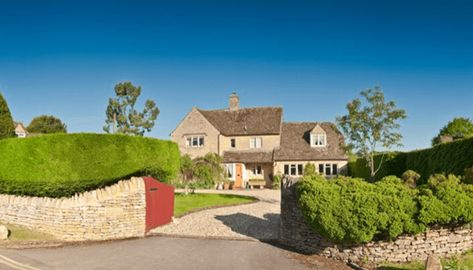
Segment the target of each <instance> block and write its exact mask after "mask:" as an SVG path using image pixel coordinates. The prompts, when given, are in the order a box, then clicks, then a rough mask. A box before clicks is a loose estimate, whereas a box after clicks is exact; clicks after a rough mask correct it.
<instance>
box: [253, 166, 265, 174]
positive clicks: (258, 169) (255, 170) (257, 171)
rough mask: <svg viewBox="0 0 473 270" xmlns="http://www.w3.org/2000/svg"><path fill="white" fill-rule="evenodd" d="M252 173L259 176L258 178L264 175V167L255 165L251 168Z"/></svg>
mask: <svg viewBox="0 0 473 270" xmlns="http://www.w3.org/2000/svg"><path fill="white" fill-rule="evenodd" d="M251 172H252V173H253V175H257V176H260V175H263V166H261V165H254V166H253V167H252V168H251Z"/></svg>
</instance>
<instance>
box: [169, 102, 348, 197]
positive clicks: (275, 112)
mask: <svg viewBox="0 0 473 270" xmlns="http://www.w3.org/2000/svg"><path fill="white" fill-rule="evenodd" d="M239 103H240V102H239V97H238V96H237V95H236V93H233V94H232V95H231V96H230V99H229V108H228V109H220V110H202V109H199V108H195V107H194V108H192V110H191V111H190V112H189V113H188V114H187V115H186V116H185V117H184V119H183V120H182V121H181V122H180V123H179V125H178V126H177V127H176V129H175V130H174V131H173V132H172V133H171V138H172V140H173V141H174V142H176V143H177V144H178V145H179V149H180V151H181V154H187V155H189V156H190V157H192V158H196V157H200V156H204V155H205V154H207V153H217V154H219V155H220V156H222V157H223V163H224V166H225V170H226V172H227V175H228V177H229V179H230V180H231V181H234V186H235V187H237V188H238V187H246V186H247V184H248V183H249V182H250V181H253V180H259V181H262V180H264V182H265V184H266V185H267V186H270V185H271V182H272V177H273V176H274V175H276V174H281V175H282V174H285V175H288V176H291V177H299V176H301V175H302V174H303V170H304V166H305V165H306V164H308V163H312V164H314V165H315V166H316V168H317V169H318V171H319V172H320V173H321V174H324V175H326V176H328V177H331V176H334V175H338V174H343V173H344V172H346V169H347V161H348V157H347V155H346V153H345V151H344V150H343V148H342V147H341V145H342V144H343V136H342V135H341V133H340V132H339V131H338V130H337V128H336V127H335V125H334V124H332V123H325V122H323V123H318V122H298V123H295V122H283V109H282V108H281V107H255V108H240V104H239Z"/></svg>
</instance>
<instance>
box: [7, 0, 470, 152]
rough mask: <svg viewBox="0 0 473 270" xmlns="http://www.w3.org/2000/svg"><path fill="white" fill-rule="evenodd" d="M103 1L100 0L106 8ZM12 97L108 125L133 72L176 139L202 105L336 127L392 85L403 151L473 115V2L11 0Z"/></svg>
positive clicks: (19, 113) (22, 114)
mask: <svg viewBox="0 0 473 270" xmlns="http://www.w3.org/2000/svg"><path fill="white" fill-rule="evenodd" d="M97 2H99V3H97ZM0 11H1V12H0V37H1V41H0V91H1V92H2V93H3V94H4V95H5V97H6V98H7V101H8V103H9V105H10V109H11V111H12V113H13V116H14V118H15V119H16V120H18V121H23V122H25V123H29V121H30V120H31V119H32V118H33V117H34V116H37V115H41V114H52V115H55V116H58V117H60V118H61V119H63V120H64V121H65V122H66V124H67V125H68V127H69V130H70V131H71V132H102V125H103V124H104V120H105V113H104V112H105V108H106V106H107V99H108V97H110V96H112V95H113V86H114V85H115V84H116V83H117V82H120V81H125V80H130V81H132V82H133V83H134V84H137V85H141V86H142V87H143V94H142V101H144V99H146V98H152V99H154V100H155V101H156V102H157V104H158V106H159V108H160V109H161V114H160V115H159V117H158V121H157V124H156V127H155V128H154V130H153V131H152V132H151V133H149V134H147V135H148V136H153V137H159V138H168V135H169V133H170V132H171V131H172V130H173V128H174V127H175V126H176V125H177V124H178V122H179V121H180V120H181V119H182V118H183V117H184V116H185V114H186V113H187V112H188V111H190V109H191V108H192V106H198V107H201V108H204V109H213V108H223V107H226V106H227V98H228V96H229V94H230V93H231V92H232V91H234V90H235V91H237V92H238V94H239V95H240V99H241V103H242V105H243V106H268V105H279V106H283V107H284V110H285V120H286V121H334V119H335V117H336V116H338V115H341V114H343V113H345V105H346V103H347V102H348V101H349V100H351V99H353V98H355V97H357V96H358V94H359V92H360V91H361V90H363V89H366V88H368V87H373V86H375V85H380V86H381V87H382V88H383V90H384V91H385V94H386V96H387V98H388V99H393V100H395V101H397V104H398V106H399V107H401V108H404V109H405V110H406V111H407V114H408V118H407V119H406V120H405V121H403V122H402V130H401V131H402V133H403V135H404V140H403V143H404V145H405V146H404V148H403V149H404V150H411V149H416V148H424V147H428V146H429V145H430V139H431V138H432V137H433V136H434V135H435V134H436V132H438V130H439V129H440V128H441V127H442V126H443V125H444V124H446V123H447V122H448V121H449V120H451V119H452V118H453V117H456V116H465V117H470V118H473V103H472V101H473V16H471V14H473V2H472V1H455V0H453V1H446V0H445V1H402V0H401V1H336V0H335V1H277V0H275V1H215V2H214V1H165V2H159V1H150V2H146V1H139V0H134V1H76V2H75V3H73V2H72V1H31V2H29V1H0Z"/></svg>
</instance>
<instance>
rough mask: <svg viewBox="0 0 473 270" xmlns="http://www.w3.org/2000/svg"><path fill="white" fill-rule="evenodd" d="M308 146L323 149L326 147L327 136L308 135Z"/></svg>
mask: <svg viewBox="0 0 473 270" xmlns="http://www.w3.org/2000/svg"><path fill="white" fill-rule="evenodd" d="M310 145H311V146H312V147H324V146H326V145H327V135H325V134H310Z"/></svg>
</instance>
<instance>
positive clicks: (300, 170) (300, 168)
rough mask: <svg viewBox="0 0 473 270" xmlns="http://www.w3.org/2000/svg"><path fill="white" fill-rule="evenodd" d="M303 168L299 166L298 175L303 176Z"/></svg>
mask: <svg viewBox="0 0 473 270" xmlns="http://www.w3.org/2000/svg"><path fill="white" fill-rule="evenodd" d="M303 169H304V168H303V166H302V164H299V165H297V174H298V175H302V174H303Z"/></svg>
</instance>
